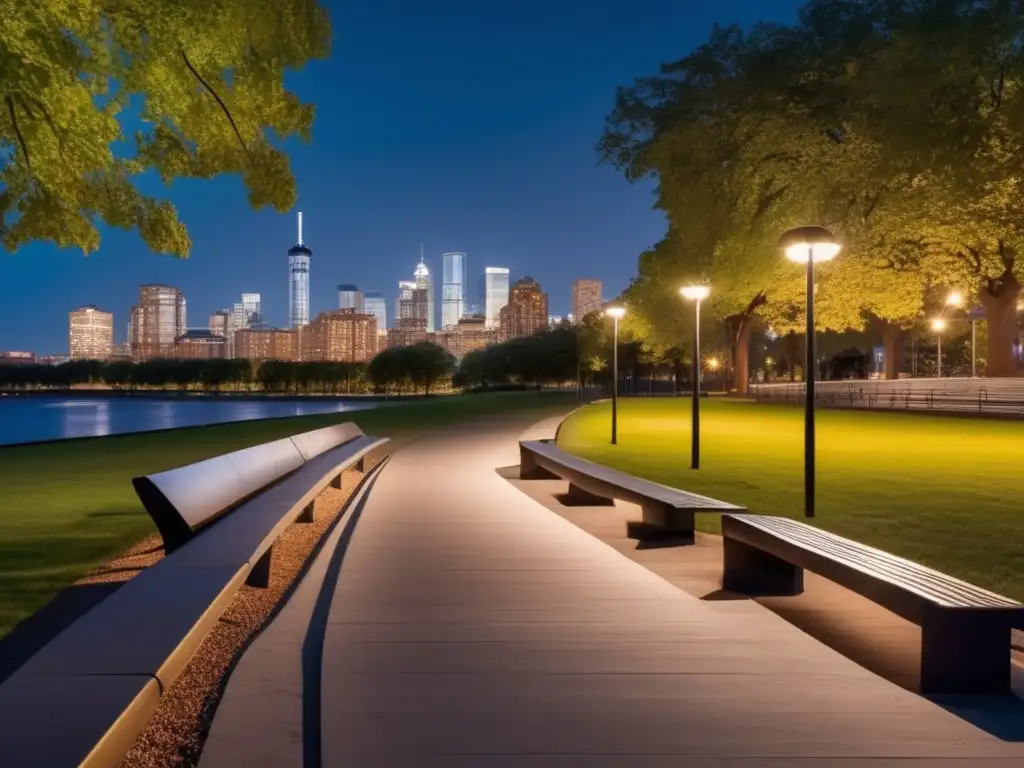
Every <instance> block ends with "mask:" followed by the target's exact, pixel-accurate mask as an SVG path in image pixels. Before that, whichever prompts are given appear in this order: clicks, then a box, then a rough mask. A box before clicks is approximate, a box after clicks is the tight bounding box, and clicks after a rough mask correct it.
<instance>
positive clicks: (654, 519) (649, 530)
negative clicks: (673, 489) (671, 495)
mask: <svg viewBox="0 0 1024 768" xmlns="http://www.w3.org/2000/svg"><path fill="white" fill-rule="evenodd" d="M693 524H694V519H693V510H692V509H676V508H675V507H670V506H666V505H664V504H656V503H651V504H645V505H644V507H643V517H642V519H641V522H640V523H635V522H629V523H626V536H628V537H629V538H631V539H639V540H640V541H645V542H657V541H665V542H669V541H671V542H674V543H677V544H692V543H693V542H694V534H693Z"/></svg>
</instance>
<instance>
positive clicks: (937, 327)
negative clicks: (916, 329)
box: [932, 317, 946, 333]
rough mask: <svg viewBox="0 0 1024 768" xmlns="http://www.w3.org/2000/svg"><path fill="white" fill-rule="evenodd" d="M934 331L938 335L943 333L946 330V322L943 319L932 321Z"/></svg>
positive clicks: (938, 318) (937, 318)
mask: <svg viewBox="0 0 1024 768" xmlns="http://www.w3.org/2000/svg"><path fill="white" fill-rule="evenodd" d="M932 330H933V331H936V332H937V333H941V332H942V331H944V330H946V321H945V320H944V319H943V318H941V317H936V318H935V319H934V320H932Z"/></svg>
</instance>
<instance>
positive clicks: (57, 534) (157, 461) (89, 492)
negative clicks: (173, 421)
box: [0, 393, 575, 636]
mask: <svg viewBox="0 0 1024 768" xmlns="http://www.w3.org/2000/svg"><path fill="white" fill-rule="evenodd" d="M574 402H575V397H574V396H573V395H566V394H561V393H557V394H547V393H546V394H543V395H537V394H536V393H509V394H488V395H466V396H455V397H443V398H436V399H434V398H431V399H429V400H423V401H420V402H411V403H408V404H407V405H404V406H403V407H401V408H380V409H370V410H361V411H350V412H343V413H330V414H320V415H314V416H299V417H294V418H277V419H267V420H263V421H242V422H234V423H230V424H217V425H213V426H208V427H200V428H194V429H180V430H172V431H167V432H150V433H140V434H131V435H121V436H117V437H101V438H93V439H89V440H74V441H58V442H51V443H44V444H40V445H33V446H13V447H10V448H6V449H4V451H3V453H2V456H3V460H2V461H0V488H2V489H3V491H2V494H3V495H2V497H0V498H2V504H3V509H4V514H3V515H0V636H3V635H5V634H7V633H8V632H9V631H10V630H11V628H12V627H13V626H14V625H15V624H17V623H18V622H19V621H21V620H23V619H24V618H26V617H28V616H30V615H31V614H32V613H34V612H35V611H37V610H38V609H39V608H40V607H42V606H43V605H44V604H46V602H48V601H49V600H50V599H51V598H52V597H53V596H54V595H56V594H57V593H58V592H59V591H60V590H61V589H63V588H64V587H66V586H68V585H70V584H72V583H74V582H75V581H76V580H77V579H79V578H80V577H81V576H83V575H84V574H85V573H87V572H88V571H89V570H90V569H91V568H93V567H94V566H96V565H98V564H101V563H104V562H106V561H108V560H110V559H111V558H112V557H114V556H115V555H117V554H118V553H120V552H122V551H124V550H125V549H127V548H128V547H129V546H131V545H132V544H133V543H135V542H137V541H139V540H140V539H142V538H143V537H144V536H146V535H147V534H149V533H151V532H152V531H153V525H152V523H151V522H150V519H149V517H148V515H146V513H145V511H144V510H143V508H142V505H141V504H140V503H139V501H138V498H137V497H136V496H135V492H134V490H133V489H132V485H131V478H132V477H134V476H137V475H144V474H148V473H151V472H156V471H160V470H164V469H169V468H171V467H175V466H180V465H182V464H188V463H191V462H195V461H200V460H202V459H205V458H209V457H211V456H216V455H220V454H223V453H228V452H230V451H234V450H239V449H241V448H246V447H248V446H251V445H256V444H257V443H263V442H267V441H270V440H276V439H279V438H282V437H287V436H289V435H293V434H296V433H298V432H303V431H306V430H310V429H317V428H319V427H323V426H328V425H330V424H337V423H340V422H343V421H354V422H356V423H357V424H359V425H360V427H362V429H363V430H364V431H365V432H367V433H368V434H375V435H383V436H388V437H391V438H392V439H393V440H396V441H397V442H402V441H406V440H409V439H412V438H415V437H416V436H417V435H419V434H422V433H423V432H424V431H425V430H429V429H434V428H438V427H444V426H446V425H449V424H452V423H455V422H458V421H464V420H467V419H472V418H475V417H478V416H485V415H488V414H492V413H499V412H503V411H508V410H512V409H515V410H521V409H522V410H536V411H537V412H538V413H540V414H541V415H543V413H544V412H545V411H553V410H556V409H564V408H565V407H566V406H568V405H570V404H571V403H574Z"/></svg>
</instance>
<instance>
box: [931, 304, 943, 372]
mask: <svg viewBox="0 0 1024 768" xmlns="http://www.w3.org/2000/svg"><path fill="white" fill-rule="evenodd" d="M932 330H933V331H935V338H936V339H937V340H938V342H939V378H940V379H941V378H942V332H943V331H944V330H946V321H945V320H944V319H943V318H941V317H936V318H935V319H934V320H932Z"/></svg>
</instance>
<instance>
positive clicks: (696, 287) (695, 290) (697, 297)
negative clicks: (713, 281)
mask: <svg viewBox="0 0 1024 768" xmlns="http://www.w3.org/2000/svg"><path fill="white" fill-rule="evenodd" d="M679 292H680V293H681V294H683V296H685V297H686V298H688V299H689V300H690V301H703V300H704V299H706V298H707V297H708V296H710V295H711V286H710V285H706V284H704V283H694V284H693V285H684V286H683V287H682V288H680V289H679Z"/></svg>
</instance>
